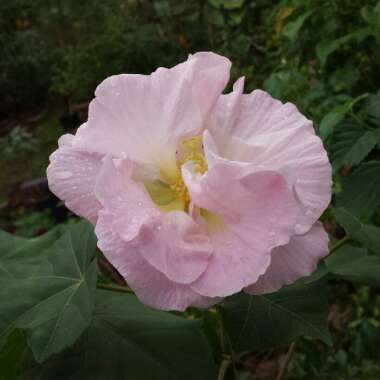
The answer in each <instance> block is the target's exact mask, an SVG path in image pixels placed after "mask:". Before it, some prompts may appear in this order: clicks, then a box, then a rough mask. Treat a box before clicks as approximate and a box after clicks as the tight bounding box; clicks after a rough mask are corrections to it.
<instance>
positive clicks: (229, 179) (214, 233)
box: [182, 163, 296, 297]
mask: <svg viewBox="0 0 380 380" xmlns="http://www.w3.org/2000/svg"><path fill="white" fill-rule="evenodd" d="M182 170H183V176H184V180H185V183H186V185H187V186H188V189H189V192H190V196H191V199H192V202H193V203H194V204H195V205H197V206H198V207H200V208H202V209H207V210H209V211H211V212H212V213H215V214H216V215H218V216H219V218H220V220H222V222H221V225H217V226H216V227H212V226H211V227H210V229H209V233H210V239H211V243H212V245H213V248H214V253H213V256H212V257H211V259H210V262H209V265H208V267H207V269H206V271H205V272H204V273H203V274H202V275H201V276H200V278H199V279H198V280H197V281H195V282H194V283H193V284H192V285H191V287H192V289H194V290H195V291H196V292H199V293H200V294H203V295H205V296H209V297H224V296H227V295H230V294H233V293H236V292H238V291H240V290H241V289H242V288H244V287H246V286H248V285H249V284H252V283H253V282H255V281H256V280H257V278H258V277H259V276H260V275H262V274H263V273H264V272H265V270H266V269H267V267H268V266H269V264H270V252H271V250H272V249H273V248H274V247H276V246H278V245H283V244H286V243H287V242H289V240H290V237H291V235H292V234H293V233H294V223H295V216H296V215H295V212H296V208H295V200H294V197H293V195H292V193H291V192H290V191H289V189H288V186H287V184H286V182H285V181H284V179H283V178H282V176H281V175H279V174H277V173H275V172H268V171H267V172H258V173H251V174H248V175H244V176H242V174H241V168H240V167H235V166H229V165H226V164H225V163H219V164H218V165H215V166H214V167H213V168H211V169H210V170H209V171H208V172H206V173H205V174H204V175H203V176H197V175H196V174H194V173H192V172H191V165H190V164H186V165H184V166H183V168H182Z"/></svg>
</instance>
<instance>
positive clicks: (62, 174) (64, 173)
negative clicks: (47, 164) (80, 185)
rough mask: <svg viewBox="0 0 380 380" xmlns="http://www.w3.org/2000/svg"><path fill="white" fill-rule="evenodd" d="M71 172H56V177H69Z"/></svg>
mask: <svg viewBox="0 0 380 380" xmlns="http://www.w3.org/2000/svg"><path fill="white" fill-rule="evenodd" d="M72 175H73V174H72V173H71V172H61V173H57V177H58V178H59V179H66V178H70V177H71V176H72Z"/></svg>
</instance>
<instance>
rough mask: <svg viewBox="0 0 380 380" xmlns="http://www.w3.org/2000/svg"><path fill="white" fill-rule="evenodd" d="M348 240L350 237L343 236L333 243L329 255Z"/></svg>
mask: <svg viewBox="0 0 380 380" xmlns="http://www.w3.org/2000/svg"><path fill="white" fill-rule="evenodd" d="M348 240H350V238H349V237H348V236H345V237H344V238H343V239H340V240H339V241H338V242H337V243H335V244H334V245H333V246H332V247H331V249H330V252H329V255H331V254H332V253H333V252H335V251H336V250H338V249H339V248H340V247H341V246H342V245H344V244H346V243H347V242H348Z"/></svg>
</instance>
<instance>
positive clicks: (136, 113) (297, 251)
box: [47, 53, 331, 310]
mask: <svg viewBox="0 0 380 380" xmlns="http://www.w3.org/2000/svg"><path fill="white" fill-rule="evenodd" d="M230 67H231V63H230V61H229V60H228V59H227V58H224V57H222V56H219V55H216V54H213V53H197V54H194V55H191V56H190V57H189V58H188V60H187V61H186V62H184V63H181V64H179V65H177V66H175V67H173V68H171V69H166V68H159V69H157V70H156V71H155V72H154V73H152V74H151V75H134V74H125V75H116V76H112V77H110V78H107V79H106V80H105V81H104V82H103V83H101V84H100V85H99V86H98V88H97V90H96V93H95V95H96V97H95V99H94V100H93V101H92V102H91V104H90V107H89V118H88V121H87V123H85V124H83V125H82V126H81V127H80V128H79V129H78V131H77V133H76V135H75V136H73V135H70V134H67V135H64V136H62V137H61V138H60V140H59V148H58V150H56V151H55V152H54V153H53V154H52V155H51V157H50V161H51V163H50V165H49V167H48V170H47V174H48V180H49V186H50V189H51V190H52V191H53V192H54V193H55V194H56V195H57V196H58V197H59V198H61V199H63V200H64V201H65V203H66V206H67V207H68V208H69V209H71V210H72V211H73V212H74V213H76V214H78V215H80V216H82V217H84V218H86V219H88V220H89V221H90V222H91V223H92V224H93V225H95V232H96V235H97V237H98V246H99V248H100V249H101V250H102V251H103V252H104V254H105V256H106V257H107V258H108V260H109V261H110V262H111V263H112V264H113V265H114V266H115V267H116V268H117V270H118V271H119V272H120V273H121V274H122V275H123V276H124V277H125V279H126V281H127V283H128V284H129V286H130V287H131V288H132V289H133V290H134V291H135V293H136V294H137V296H138V297H139V299H140V300H141V301H142V302H144V303H146V304H148V305H151V306H153V307H155V308H159V309H167V310H184V309H185V308H186V307H188V306H190V305H192V306H196V307H208V306H210V305H212V304H214V303H216V302H217V301H219V300H220V299H221V298H222V297H225V296H228V295H231V294H234V293H236V292H239V291H241V290H242V289H243V290H244V291H246V292H248V293H252V294H258V293H267V292H273V291H275V290H277V289H279V288H280V287H281V286H283V285H285V284H289V283H292V282H293V281H295V280H296V279H298V278H300V277H302V276H306V275H309V274H310V273H311V272H312V271H313V270H314V269H315V268H316V265H317V263H318V260H319V259H320V258H321V257H323V256H325V255H326V254H327V252H328V238H327V234H326V233H325V231H324V230H323V228H322V226H321V224H320V223H319V222H318V221H317V220H318V218H319V216H320V215H321V213H322V212H323V210H324V209H325V208H326V207H327V205H328V203H329V201H330V196H331V167H330V164H329V161H328V158H327V155H326V152H325V150H324V148H323V145H322V142H321V140H320V139H319V138H318V137H317V136H316V135H315V133H314V130H313V127H312V123H311V122H310V121H309V120H307V119H306V118H305V117H304V116H303V115H302V114H301V113H300V112H299V111H298V110H297V108H296V107H295V106H294V105H293V104H290V103H286V104H282V103H281V102H280V101H278V100H275V99H273V98H271V96H270V95H269V94H267V93H266V92H264V91H261V90H255V91H253V92H252V93H251V94H243V84H244V78H241V79H239V80H238V81H237V82H236V83H235V85H234V87H233V91H232V92H231V93H229V94H226V95H223V94H222V91H223V89H224V87H225V86H226V84H227V82H228V80H229V71H230Z"/></svg>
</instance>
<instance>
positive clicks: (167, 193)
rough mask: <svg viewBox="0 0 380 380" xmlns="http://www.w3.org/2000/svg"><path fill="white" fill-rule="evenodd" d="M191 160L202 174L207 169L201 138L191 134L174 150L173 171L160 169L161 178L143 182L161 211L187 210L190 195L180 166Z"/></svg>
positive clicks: (196, 170) (195, 168)
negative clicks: (174, 164)
mask: <svg viewBox="0 0 380 380" xmlns="http://www.w3.org/2000/svg"><path fill="white" fill-rule="evenodd" d="M188 161H192V162H193V165H194V171H195V172H197V173H200V174H203V173H205V172H206V171H207V163H206V160H205V157H204V154H203V147H202V139H201V137H200V136H193V137H190V138H188V139H184V140H183V141H182V142H181V143H180V146H179V147H178V150H177V152H176V170H175V173H173V172H172V173H168V172H166V171H165V170H162V169H161V177H162V179H163V180H162V181H161V180H154V181H147V182H145V183H144V185H145V188H146V189H147V191H148V193H149V195H150V197H151V198H152V200H153V202H154V203H156V205H157V206H159V208H160V209H161V210H163V211H172V210H184V211H188V208H189V203H190V195H189V192H188V190H187V187H186V185H185V183H184V182H183V178H182V174H181V166H182V165H183V164H184V163H185V162H188Z"/></svg>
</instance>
